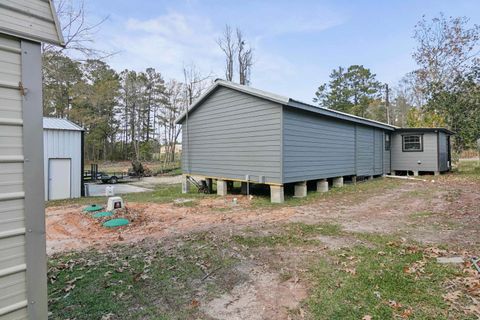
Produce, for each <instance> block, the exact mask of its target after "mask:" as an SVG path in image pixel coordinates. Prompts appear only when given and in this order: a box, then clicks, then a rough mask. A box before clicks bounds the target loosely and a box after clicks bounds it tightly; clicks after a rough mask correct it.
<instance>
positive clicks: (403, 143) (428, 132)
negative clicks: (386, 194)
mask: <svg viewBox="0 0 480 320" xmlns="http://www.w3.org/2000/svg"><path fill="white" fill-rule="evenodd" d="M452 134H453V132H452V131H450V130H447V129H444V128H399V129H397V130H395V133H394V134H393V136H392V171H393V172H394V173H397V172H399V171H403V172H407V173H409V172H411V173H413V175H415V176H417V175H418V174H419V173H422V172H433V173H434V174H439V173H441V172H445V171H449V170H450V169H451V150H450V136H451V135H452Z"/></svg>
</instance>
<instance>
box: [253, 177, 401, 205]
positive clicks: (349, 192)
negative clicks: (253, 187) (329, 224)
mask: <svg viewBox="0 0 480 320" xmlns="http://www.w3.org/2000/svg"><path fill="white" fill-rule="evenodd" d="M401 183H402V182H401V181H399V180H393V179H384V178H377V179H374V180H371V181H365V182H358V183H356V184H353V183H348V184H345V185H344V186H343V187H341V188H331V189H329V191H328V192H325V193H321V192H316V191H309V192H308V193H307V196H306V197H304V198H296V197H294V196H293V194H291V193H288V192H287V191H286V192H285V202H284V203H281V204H278V203H271V202H270V195H263V196H262V195H260V196H258V195H256V196H254V198H253V201H252V206H253V207H254V208H263V207H285V206H299V205H306V204H309V203H312V202H315V201H318V200H319V199H330V198H337V197H343V196H349V197H350V198H351V199H353V198H352V197H355V198H362V197H366V196H368V195H369V194H373V193H375V192H377V191H379V190H386V189H393V188H395V187H397V186H399V185H400V184H401Z"/></svg>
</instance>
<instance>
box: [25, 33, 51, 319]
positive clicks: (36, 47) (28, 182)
mask: <svg viewBox="0 0 480 320" xmlns="http://www.w3.org/2000/svg"><path fill="white" fill-rule="evenodd" d="M21 48H22V51H21V53H22V83H23V85H24V87H25V88H26V90H25V95H24V96H23V109H24V110H25V112H23V148H24V149H23V155H24V157H25V161H24V166H23V168H24V177H25V179H24V189H25V209H24V212H25V229H26V231H27V232H26V234H25V237H26V241H25V250H26V259H27V270H26V277H27V301H28V307H27V308H28V316H29V319H47V258H46V248H45V247H46V237H45V202H44V188H43V181H44V180H43V170H42V167H43V137H42V131H43V121H42V115H43V108H42V55H41V47H40V43H34V42H29V41H24V40H22V42H21Z"/></svg>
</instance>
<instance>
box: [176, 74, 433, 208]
mask: <svg viewBox="0 0 480 320" xmlns="http://www.w3.org/2000/svg"><path fill="white" fill-rule="evenodd" d="M177 123H180V124H182V126H183V129H182V145H183V153H182V157H183V158H182V170H183V173H184V175H185V179H184V191H187V188H188V185H189V184H188V177H189V176H201V177H203V178H205V179H206V180H207V183H208V184H211V180H212V179H215V180H217V192H218V193H219V194H226V189H227V185H226V182H227V181H241V182H243V183H246V182H250V183H261V184H268V185H270V189H271V192H272V201H275V202H282V201H283V185H284V184H287V183H296V186H295V194H296V195H297V196H305V195H306V189H307V184H306V182H307V181H312V180H315V181H317V188H318V190H328V182H327V181H326V179H331V180H332V181H331V183H332V184H333V185H335V186H339V185H342V184H343V177H352V179H353V180H355V179H356V177H358V176H360V177H372V176H376V175H383V174H388V173H390V172H391V171H392V170H400V169H394V168H392V165H393V164H396V162H394V161H392V157H391V156H393V155H391V150H390V149H391V146H392V145H393V146H396V144H395V143H393V144H392V143H391V140H392V139H393V140H395V141H396V136H397V133H396V130H397V129H398V128H397V127H395V126H392V125H388V124H385V123H381V122H377V121H373V120H369V119H364V118H361V117H357V116H353V115H350V114H346V113H342V112H338V111H335V110H331V109H326V108H320V107H318V106H313V105H310V104H306V103H303V102H300V101H296V100H294V99H291V98H287V97H284V96H280V95H277V94H272V93H269V92H265V91H262V90H258V89H254V88H251V87H248V86H243V85H239V84H235V83H232V82H228V81H224V80H217V81H216V82H215V84H214V85H213V86H212V87H211V88H210V89H209V90H208V91H207V92H206V93H205V94H204V95H203V96H202V97H200V98H199V99H198V100H197V101H196V102H195V103H194V104H193V105H192V106H190V108H189V111H188V113H187V112H185V113H183V114H182V115H181V116H180V117H179V118H178V119H177ZM395 156H397V157H398V158H399V159H400V158H402V157H403V156H404V155H402V154H400V155H397V154H395ZM436 170H437V169H435V170H432V171H436Z"/></svg>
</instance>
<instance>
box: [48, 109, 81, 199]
mask: <svg viewBox="0 0 480 320" xmlns="http://www.w3.org/2000/svg"><path fill="white" fill-rule="evenodd" d="M43 149H44V158H43V159H44V160H43V161H44V163H43V165H44V175H45V201H47V200H58V199H68V198H79V197H81V196H82V195H83V192H82V191H83V174H82V170H83V129H82V128H81V127H79V126H77V125H76V124H75V123H73V122H71V121H68V120H66V119H58V118H43Z"/></svg>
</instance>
